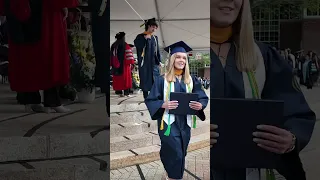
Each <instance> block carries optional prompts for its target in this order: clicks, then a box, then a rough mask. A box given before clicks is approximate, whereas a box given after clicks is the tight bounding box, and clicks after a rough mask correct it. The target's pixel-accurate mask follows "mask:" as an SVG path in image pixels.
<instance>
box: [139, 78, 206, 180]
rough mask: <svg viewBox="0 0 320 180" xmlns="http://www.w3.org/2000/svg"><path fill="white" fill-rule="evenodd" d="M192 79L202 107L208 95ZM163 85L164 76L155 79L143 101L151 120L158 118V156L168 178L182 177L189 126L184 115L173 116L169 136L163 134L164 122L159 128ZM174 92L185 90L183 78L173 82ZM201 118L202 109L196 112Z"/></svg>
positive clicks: (189, 133) (196, 81)
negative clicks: (159, 141) (159, 145)
mask: <svg viewBox="0 0 320 180" xmlns="http://www.w3.org/2000/svg"><path fill="white" fill-rule="evenodd" d="M192 79H193V91H192V92H193V93H197V94H198V96H199V102H200V103H201V104H202V107H203V109H205V108H206V106H207V104H208V96H207V95H206V94H205V92H204V91H203V89H202V87H201V83H200V82H199V81H198V80H197V79H196V78H194V77H193V78H192ZM163 87H164V77H163V76H160V77H158V78H156V79H155V83H154V85H153V86H152V89H151V91H150V94H149V96H148V97H147V98H146V100H145V103H146V105H147V107H148V110H149V113H150V115H151V118H152V119H153V120H158V127H159V130H158V133H159V136H160V139H161V150H160V158H161V161H162V163H163V166H164V168H165V170H166V172H167V173H168V176H169V178H173V179H182V177H183V172H184V166H185V156H186V155H187V148H188V144H189V141H190V136H191V128H190V127H189V126H188V124H187V117H186V116H178V115H176V116H175V121H174V123H172V124H171V133H170V135H169V136H165V135H164V132H165V130H166V129H167V125H166V123H164V130H160V124H161V119H162V115H163V113H164V109H163V108H161V106H162V104H163V103H164V101H163ZM174 88H175V89H174V90H175V92H186V85H185V84H184V83H183V80H182V81H181V82H179V81H178V80H177V82H175V84H174ZM198 116H199V118H200V119H201V120H205V117H204V114H203V110H201V111H199V114H198Z"/></svg>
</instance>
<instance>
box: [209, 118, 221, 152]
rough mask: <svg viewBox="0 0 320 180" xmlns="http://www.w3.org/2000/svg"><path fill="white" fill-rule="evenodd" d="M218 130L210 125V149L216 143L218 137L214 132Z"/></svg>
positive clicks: (215, 126)
mask: <svg viewBox="0 0 320 180" xmlns="http://www.w3.org/2000/svg"><path fill="white" fill-rule="evenodd" d="M216 129H218V126H217V125H215V124H210V147H212V146H213V145H214V144H216V143H217V138H218V137H219V133H217V132H215V130H216Z"/></svg>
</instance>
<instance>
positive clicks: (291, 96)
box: [210, 43, 316, 180]
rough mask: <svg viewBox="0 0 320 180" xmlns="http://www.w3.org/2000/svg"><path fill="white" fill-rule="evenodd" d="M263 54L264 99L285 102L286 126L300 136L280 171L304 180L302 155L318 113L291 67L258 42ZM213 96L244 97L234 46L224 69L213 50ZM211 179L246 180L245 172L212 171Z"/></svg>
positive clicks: (286, 175)
mask: <svg viewBox="0 0 320 180" xmlns="http://www.w3.org/2000/svg"><path fill="white" fill-rule="evenodd" d="M258 46H259V47H260V50H261V52H262V55H263V58H264V61H265V67H266V81H265V85H264V89H263V91H262V95H261V97H262V99H272V100H282V101H284V117H285V118H286V119H287V121H286V123H285V127H286V128H287V129H288V130H289V131H291V132H292V133H293V134H294V135H295V136H296V137H297V144H296V149H295V150H294V151H292V152H290V153H288V154H284V155H283V156H282V157H283V164H284V166H283V167H285V168H284V169H277V170H278V172H279V173H280V174H282V175H283V176H284V177H285V178H286V179H287V180H298V179H299V180H304V179H305V172H304V170H303V167H302V164H301V160H300V158H299V152H300V151H301V150H302V149H303V148H304V147H305V146H306V145H307V144H308V142H309V140H310V138H311V135H312V132H313V128H314V124H315V118H316V117H315V113H314V112H313V111H312V110H311V109H310V107H309V105H308V104H307V102H306V100H305V98H304V95H303V93H302V92H301V90H300V89H297V88H296V87H293V83H294V84H297V83H296V81H293V80H295V79H293V78H294V77H293V74H292V68H291V67H290V66H289V65H288V63H287V62H286V61H284V60H283V58H282V57H281V56H280V55H279V54H278V52H277V51H275V50H274V49H273V48H272V47H270V46H267V45H264V44H262V43H258ZM210 68H211V70H210V80H212V83H211V87H210V97H213V98H221V97H225V98H245V91H244V83H243V79H242V73H241V72H239V71H238V69H237V67H236V60H235V47H234V46H233V45H232V46H231V48H230V51H229V54H228V57H227V62H226V66H225V68H223V67H222V65H221V63H220V60H219V58H218V57H217V55H216V54H215V53H214V52H213V51H212V50H211V66H210ZM211 179H214V180H245V179H246V171H245V169H213V168H211Z"/></svg>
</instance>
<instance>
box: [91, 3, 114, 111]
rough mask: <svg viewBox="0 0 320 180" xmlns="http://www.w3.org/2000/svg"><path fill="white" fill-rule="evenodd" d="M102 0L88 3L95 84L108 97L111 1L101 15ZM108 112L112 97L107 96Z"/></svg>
mask: <svg viewBox="0 0 320 180" xmlns="http://www.w3.org/2000/svg"><path fill="white" fill-rule="evenodd" d="M101 3H102V0H89V1H88V5H89V8H90V12H91V26H92V45H93V48H94V53H95V58H96V69H95V84H96V86H97V87H100V88H101V92H105V94H106V97H109V96H110V91H109V85H110V84H109V83H110V81H111V78H110V68H109V64H110V63H109V61H110V51H108V50H107V49H108V48H107V47H109V46H110V34H109V33H108V32H109V31H110V22H109V21H110V1H107V7H106V9H105V11H104V13H103V15H102V16H99V15H98V14H99V11H100V6H101ZM106 106H107V113H108V115H110V99H109V98H106Z"/></svg>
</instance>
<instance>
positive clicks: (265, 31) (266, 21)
mask: <svg viewBox="0 0 320 180" xmlns="http://www.w3.org/2000/svg"><path fill="white" fill-rule="evenodd" d="M252 12H253V29H254V38H255V39H256V40H257V41H260V42H264V43H267V44H270V45H272V46H274V47H279V45H280V8H279V6H264V7H255V8H254V9H253V10H252Z"/></svg>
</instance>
